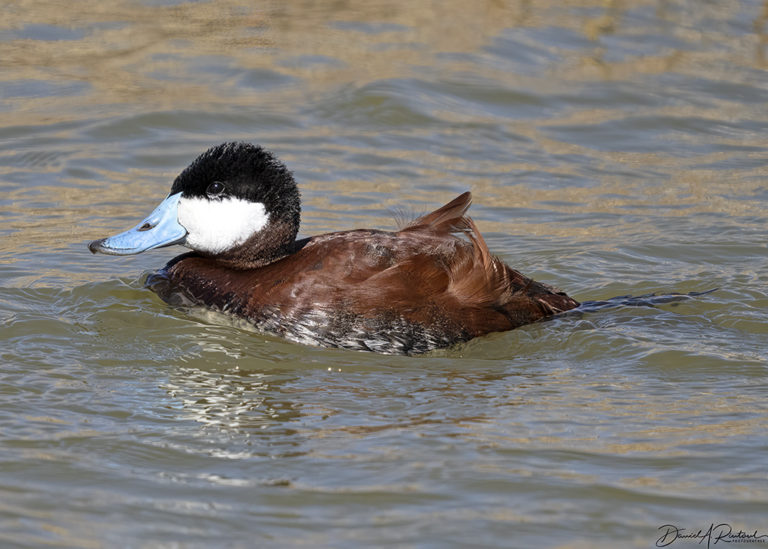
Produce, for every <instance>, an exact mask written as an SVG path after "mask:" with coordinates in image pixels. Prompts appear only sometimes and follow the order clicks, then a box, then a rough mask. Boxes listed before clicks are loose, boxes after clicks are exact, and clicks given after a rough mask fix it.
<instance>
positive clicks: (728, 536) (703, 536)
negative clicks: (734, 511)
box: [656, 522, 768, 548]
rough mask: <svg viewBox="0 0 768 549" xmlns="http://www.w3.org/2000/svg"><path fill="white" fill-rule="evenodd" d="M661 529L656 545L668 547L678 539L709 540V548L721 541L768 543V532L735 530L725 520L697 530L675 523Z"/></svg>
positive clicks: (660, 527)
mask: <svg viewBox="0 0 768 549" xmlns="http://www.w3.org/2000/svg"><path fill="white" fill-rule="evenodd" d="M659 531H661V532H662V534H661V537H659V539H657V540H656V547H667V546H668V545H671V544H672V543H673V542H674V541H677V540H678V539H686V540H690V541H698V542H699V544H701V542H703V541H704V540H707V547H708V548H709V547H710V546H711V545H713V544H717V543H718V542H720V541H722V542H723V543H766V542H767V541H768V534H758V533H757V530H755V531H754V532H752V533H751V534H750V533H748V532H744V531H743V530H739V531H738V532H734V531H733V528H731V525H730V524H728V523H725V522H723V523H720V524H717V525H715V524H714V523H712V524H710V525H709V529H708V530H699V531H697V532H694V531H693V530H691V531H690V532H686V529H685V528H678V527H677V526H675V525H673V524H665V525H663V526H659Z"/></svg>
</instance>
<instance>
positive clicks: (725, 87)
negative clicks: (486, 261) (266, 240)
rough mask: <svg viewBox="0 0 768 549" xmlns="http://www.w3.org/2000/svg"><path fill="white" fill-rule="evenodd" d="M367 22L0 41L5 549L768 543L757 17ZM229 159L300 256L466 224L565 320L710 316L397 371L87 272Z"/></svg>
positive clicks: (383, 8)
mask: <svg viewBox="0 0 768 549" xmlns="http://www.w3.org/2000/svg"><path fill="white" fill-rule="evenodd" d="M357 4H362V5H354V4H353V5H346V4H344V3H342V4H338V3H310V2H285V3H283V2H274V3H263V4H261V5H259V6H258V7H248V6H247V5H245V4H242V3H236V2H228V1H220V2H202V1H201V2H190V3H183V2H176V1H147V2H141V3H140V2H123V1H120V0H107V1H106V2H101V3H99V4H94V3H92V2H85V1H79V0H75V1H73V2H69V3H68V4H67V8H66V9H61V8H54V7H53V6H51V5H49V4H47V3H44V2H25V3H17V4H12V5H11V4H9V5H7V6H5V7H3V8H2V12H3V17H2V21H1V22H0V48H1V50H0V51H2V55H0V67H2V70H1V71H0V113H2V116H1V117H0V189H2V193H1V194H0V215H1V216H2V222H1V224H0V235H1V238H0V325H1V326H2V328H1V329H0V394H2V398H0V494H1V495H2V497H0V545H2V546H3V547H42V546H54V547H116V546H128V547H219V546H221V547H224V546H227V547H252V546H257V547H291V546H299V545H309V546H331V547H367V546H403V547H463V546H466V547H469V546H472V547H521V548H527V547H534V546H540V547H563V548H566V547H567V548H580V547H618V546H622V547H651V546H654V544H655V543H656V541H657V540H658V539H659V538H660V536H661V535H662V534H663V532H664V530H663V529H662V530H660V529H659V528H660V527H662V526H663V525H665V524H672V525H676V526H677V527H679V528H685V529H686V533H688V532H690V531H691V530H692V531H693V532H696V530H698V529H702V530H704V531H706V529H707V528H709V526H710V525H711V524H715V525H717V524H718V523H728V524H730V525H731V526H732V527H733V529H734V532H736V531H737V530H738V529H743V530H744V531H749V532H753V531H755V530H758V533H759V534H760V535H763V534H768V520H766V517H767V516H768V498H767V497H766V494H768V474H767V471H768V443H766V440H768V438H767V437H766V435H768V428H767V427H766V425H768V421H767V420H768V405H767V404H766V399H765V395H766V387H767V385H768V383H767V381H768V376H767V373H768V369H767V365H768V345H767V344H766V341H767V340H766V334H767V333H768V328H767V327H766V326H767V324H766V313H765V311H766V307H767V306H768V284H767V282H768V274H767V273H768V261H767V260H766V256H767V254H766V236H765V235H766V230H765V228H766V220H767V219H766V204H767V202H768V187H767V186H766V183H765V180H766V179H765V178H766V175H768V174H767V173H766V172H767V171H768V170H767V169H766V155H767V154H768V148H767V147H766V138H765V136H766V135H768V111H767V110H766V108H765V105H766V102H767V101H768V78H767V76H766V64H767V63H768V62H767V61H766V48H768V38H767V36H768V35H766V28H767V26H768V4H764V3H760V2H756V1H746V0H744V1H741V2H738V1H730V2H701V1H700V0H691V1H688V2H685V1H675V2H662V1H651V0H648V1H643V0H638V1H631V2H598V1H596V0H583V1H580V2H566V3H562V2H547V1H545V2H535V3H534V2H525V1H520V2H506V3H505V2H490V1H489V2H458V1H447V2H440V3H432V2H396V1H389V2H366V3H357ZM227 140H248V141H253V142H258V143H261V144H263V145H264V146H266V147H268V148H270V149H272V150H273V151H274V152H276V153H277V154H278V155H279V156H280V157H281V158H282V159H283V160H284V161H285V162H286V163H287V164H288V165H289V167H290V168H291V169H292V170H294V172H295V175H296V177H297V179H298V181H299V184H300V186H301V189H302V193H303V200H304V214H303V225H302V234H304V235H309V234H315V233H319V232H324V231H332V230H341V229H348V228H355V227H379V228H392V227H394V220H393V219H394V218H393V215H392V212H393V211H396V210H397V208H399V207H406V208H408V209H411V210H413V211H415V212H417V213H421V212H424V211H428V210H430V209H433V208H435V207H437V206H439V205H441V204H443V203H445V202H447V201H448V200H450V199H451V198H453V197H454V196H456V195H458V194H459V193H460V192H463V191H464V190H467V189H469V190H472V191H473V193H474V197H475V204H474V206H473V207H472V210H471V212H472V215H473V216H474V218H475V220H476V221H477V223H478V225H479V226H480V229H481V230H482V231H483V232H484V234H485V236H486V240H487V241H488V243H489V246H490V247H491V249H492V250H493V251H494V252H495V253H497V254H498V255H500V256H501V257H502V258H503V259H504V260H505V261H507V262H508V263H510V264H511V265H513V266H514V267H516V268H518V269H520V270H521V271H523V272H524V273H526V274H528V275H531V276H533V277H534V278H536V279H537V280H541V281H543V282H548V283H551V284H555V285H557V286H559V287H562V288H563V289H565V290H566V291H568V293H569V294H571V295H573V296H574V297H575V298H577V299H579V300H581V301H599V300H605V299H609V298H612V297H615V296H621V295H634V296H637V295H643V294H649V293H656V294H667V293H673V292H676V293H688V292H703V291H707V290H711V289H715V288H717V290H716V291H715V292H712V293H709V294H706V295H701V296H698V297H693V298H689V299H682V300H679V301H669V302H665V300H661V302H659V303H658V304H656V305H655V306H648V305H643V304H624V305H618V306H616V307H608V308H598V309H587V310H583V311H577V312H574V313H572V314H568V315H565V316H563V317H561V318H558V319H555V320H553V321H550V322H544V323H540V324H536V325H533V326H528V327H525V328H522V329H519V330H515V331H512V332H507V333H503V334H494V335H491V336H488V337H484V338H481V339H478V340H475V341H472V342H470V343H468V344H466V345H464V346H462V347H459V348H457V349H453V350H450V351H445V352H440V353H437V354H434V355H431V356H427V357H416V358H408V357H390V356H377V355H373V354H365V353H355V352H343V351H337V350H326V349H316V348H311V347H304V346H301V345H295V344H291V343H288V342H285V341H281V340H279V339H275V338H272V337H267V336H263V335H259V334H256V333H253V331H251V330H248V329H247V327H243V326H238V325H234V326H233V325H232V324H231V323H229V322H227V321H226V320H225V319H223V318H220V317H217V316H215V315H208V314H205V313H204V312H201V311H191V312H190V311H180V310H176V309H174V308H171V307H169V306H167V305H165V304H164V303H163V302H161V301H160V300H159V299H158V298H157V297H156V296H155V295H154V294H153V293H151V292H150V291H148V290H146V289H145V288H144V287H143V279H144V276H145V275H146V273H149V272H152V271H153V270H155V269H157V268H158V267H160V266H162V265H163V264H164V263H165V262H166V261H167V260H169V259H170V258H171V257H173V256H174V255H176V254H177V253H179V252H180V249H178V248H173V249H164V250H155V251H152V252H150V253H146V254H143V255H140V256H137V257H133V258H114V257H105V256H92V255H91V254H90V253H88V251H87V249H86V243H87V242H88V241H89V240H91V239H94V238H98V237H102V236H106V235H108V234H113V233H115V232H117V231H121V230H124V229H126V228H128V227H131V226H133V225H134V224H135V223H136V222H138V221H139V220H140V219H142V218H143V217H144V216H145V215H146V214H147V213H149V211H151V209H152V208H154V206H155V205H156V204H157V202H158V201H159V200H160V199H161V198H162V197H163V196H165V194H167V192H168V188H169V185H170V182H171V181H172V179H173V177H174V176H175V175H176V174H177V173H178V171H180V170H181V169H182V168H183V167H184V166H186V164H187V163H188V162H189V161H190V160H192V159H193V158H194V157H195V156H197V154H199V153H200V152H202V151H203V150H205V149H206V148H207V147H209V146H210V145H213V144H217V143H220V142H223V141H227ZM761 539H764V540H767V541H768V538H761ZM711 541H712V543H714V541H715V540H714V539H713V540H711ZM696 543H697V541H695V540H688V539H682V538H681V539H677V540H676V541H674V542H673V543H672V544H671V545H670V546H671V547H683V548H684V547H690V546H694V545H695V544H696ZM704 543H705V541H704V542H703V543H702V546H703V544H704Z"/></svg>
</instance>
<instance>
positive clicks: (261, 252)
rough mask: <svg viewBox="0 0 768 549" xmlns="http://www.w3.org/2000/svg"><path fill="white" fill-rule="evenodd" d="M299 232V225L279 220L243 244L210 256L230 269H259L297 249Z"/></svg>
mask: <svg viewBox="0 0 768 549" xmlns="http://www.w3.org/2000/svg"><path fill="white" fill-rule="evenodd" d="M297 232H298V227H296V226H295V225H294V224H292V223H286V222H282V221H277V222H274V223H270V224H269V225H268V226H267V227H265V228H264V229H263V230H262V231H259V232H258V233H256V234H254V235H253V236H251V237H250V238H248V240H246V241H245V242H243V243H242V244H241V245H239V246H237V247H235V248H232V249H231V250H228V251H226V252H224V253H221V254H217V255H215V256H209V257H211V258H212V259H215V260H216V262H217V263H219V264H221V265H223V266H224V267H228V268H230V269H238V270H248V269H258V268H259V267H264V266H265V265H269V264H270V263H274V262H275V261H279V260H280V259H282V258H284V257H286V256H288V255H290V254H292V253H293V252H294V251H296V233H297Z"/></svg>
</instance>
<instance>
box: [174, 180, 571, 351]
mask: <svg viewBox="0 0 768 549" xmlns="http://www.w3.org/2000/svg"><path fill="white" fill-rule="evenodd" d="M470 203H471V194H470V193H468V192H466V193H464V194H462V195H460V196H459V197H457V198H456V199H454V200H452V201H451V202H449V203H448V204H446V205H445V206H443V207H442V208H440V209H438V210H435V211H434V212H432V213H430V214H427V215H425V216H423V217H420V218H419V219H416V220H415V221H413V222H412V223H410V224H409V225H407V226H406V227H404V228H403V229H401V230H399V231H398V232H394V233H391V232H384V231H375V230H353V231H345V232H338V233H331V234H325V235H319V236H315V237H312V238H309V239H307V240H303V241H299V242H297V243H296V245H295V249H294V250H292V253H290V254H289V255H287V256H286V257H283V258H282V259H279V260H277V261H275V262H273V263H270V264H268V265H265V266H263V267H260V268H256V269H246V270H238V269H232V268H230V267H227V266H225V265H222V264H220V263H219V262H218V261H217V260H216V259H213V258H205V257H201V256H198V255H195V254H190V255H187V256H182V258H179V259H178V260H177V261H175V262H172V263H171V264H170V265H169V266H168V267H167V270H166V274H167V277H168V280H169V281H170V282H171V287H173V288H175V289H177V290H180V291H182V292H183V293H184V294H185V295H186V297H187V298H189V299H191V300H192V301H193V302H194V303H199V304H205V305H207V306H212V307H215V308H216V309H219V310H222V311H227V312H230V313H232V314H235V315H238V316H242V317H245V318H247V319H249V320H251V321H252V322H253V323H254V324H255V325H256V326H257V327H259V328H261V329H263V330H265V331H268V332H273V333H277V334H279V335H282V336H284V337H288V338H289V339H293V340H297V341H300V342H305V343H310V344H320V345H326V346H334V347H344V348H351V349H363V350H376V351H379V352H388V353H416V352H424V351H427V350H430V349H434V348H439V347H446V346H450V345H452V344H454V343H458V342H461V341H466V340H469V339H471V338H473V337H477V336H480V335H484V334H487V333H490V332H500V331H505V330H511V329H513V328H517V327H518V326H522V325H524V324H529V323H531V322H536V321H538V320H541V319H542V318H546V317H549V316H552V315H554V314H557V313H560V312H563V311H567V310H569V309H572V308H574V307H576V306H578V302H576V301H575V300H573V299H571V298H570V297H568V296H567V295H565V294H564V293H563V292H561V291H559V290H557V289H555V288H552V287H551V286H547V285H545V284H542V283H539V282H536V281H534V280H532V279H530V278H527V277H525V276H523V275H522V274H520V273H519V272H517V271H515V270H513V269H511V268H510V267H509V266H507V265H506V264H504V263H503V262H502V261H501V260H500V259H498V258H496V257H494V256H492V255H491V253H490V252H489V251H488V247H487V246H486V244H485V241H484V240H483V237H482V236H481V235H480V233H479V231H478V230H477V227H476V226H475V224H474V222H473V221H472V219H470V218H469V217H467V216H466V215H465V214H466V211H467V208H469V205H470ZM456 233H459V234H464V235H465V236H466V237H467V239H468V240H464V239H461V238H459V237H457V236H456Z"/></svg>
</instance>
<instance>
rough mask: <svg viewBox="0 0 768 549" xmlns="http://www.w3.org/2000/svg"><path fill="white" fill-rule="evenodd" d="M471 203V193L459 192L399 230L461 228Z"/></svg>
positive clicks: (450, 229)
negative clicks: (443, 203) (443, 204)
mask: <svg viewBox="0 0 768 549" xmlns="http://www.w3.org/2000/svg"><path fill="white" fill-rule="evenodd" d="M471 204H472V193H470V192H469V191H467V192H465V193H462V194H460V195H459V196H457V197H456V198H454V199H453V200H451V201H450V202H448V204H446V205H445V206H442V207H440V208H438V209H436V210H435V211H434V212H431V213H428V214H426V215H422V216H421V217H419V218H417V219H414V220H413V221H411V222H410V223H408V224H407V225H406V226H405V227H403V228H402V229H400V231H399V232H401V233H402V232H409V231H419V230H422V231H429V232H433V233H446V234H447V233H452V232H456V231H461V230H463V229H464V228H466V227H465V225H466V213H467V210H468V209H469V206H470V205H471Z"/></svg>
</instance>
